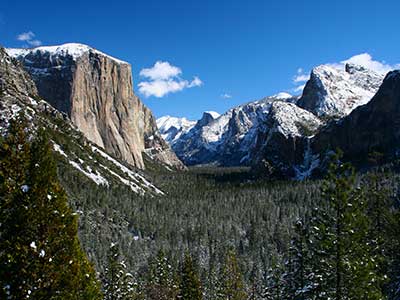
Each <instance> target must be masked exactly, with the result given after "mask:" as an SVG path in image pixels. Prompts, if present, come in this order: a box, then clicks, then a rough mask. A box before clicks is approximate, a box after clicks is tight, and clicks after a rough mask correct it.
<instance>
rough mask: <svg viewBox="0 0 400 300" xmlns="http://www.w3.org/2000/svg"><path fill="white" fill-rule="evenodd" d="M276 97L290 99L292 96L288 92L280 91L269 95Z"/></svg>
mask: <svg viewBox="0 0 400 300" xmlns="http://www.w3.org/2000/svg"><path fill="white" fill-rule="evenodd" d="M272 97H273V98H276V99H282V100H283V99H290V98H293V96H292V95H290V94H289V93H286V92H280V93H278V94H276V95H273V96H271V98H272Z"/></svg>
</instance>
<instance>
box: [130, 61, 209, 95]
mask: <svg viewBox="0 0 400 300" xmlns="http://www.w3.org/2000/svg"><path fill="white" fill-rule="evenodd" d="M139 74H140V76H142V77H145V78H146V80H144V81H142V82H139V84H138V86H139V92H140V93H142V94H143V95H144V96H145V97H150V96H154V97H157V98H162V97H164V96H166V95H168V94H170V93H176V92H179V91H182V90H184V89H186V88H193V87H198V86H201V85H203V82H202V81H201V79H200V78H199V77H197V76H194V77H193V79H192V80H191V81H189V80H185V79H182V78H181V77H180V75H181V74H182V70H181V69H180V68H179V67H176V66H173V65H171V64H170V63H169V62H167V61H165V62H163V61H157V62H156V63H155V64H154V66H153V67H151V68H145V69H142V70H141V71H140V73H139Z"/></svg>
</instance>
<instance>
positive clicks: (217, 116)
mask: <svg viewBox="0 0 400 300" xmlns="http://www.w3.org/2000/svg"><path fill="white" fill-rule="evenodd" d="M204 113H205V114H209V115H210V116H211V117H212V118H213V119H214V120H215V119H218V118H219V116H220V114H219V113H217V112H216V111H211V110H210V111H205V112H204Z"/></svg>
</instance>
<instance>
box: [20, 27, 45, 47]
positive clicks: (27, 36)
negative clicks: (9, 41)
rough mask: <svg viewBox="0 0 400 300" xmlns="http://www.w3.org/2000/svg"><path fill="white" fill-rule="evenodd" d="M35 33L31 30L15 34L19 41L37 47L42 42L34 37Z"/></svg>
mask: <svg viewBox="0 0 400 300" xmlns="http://www.w3.org/2000/svg"><path fill="white" fill-rule="evenodd" d="M34 38H35V34H34V33H33V32H32V31H28V32H23V33H21V34H19V35H17V40H18V41H21V42H26V43H27V44H28V45H29V46H33V47H38V46H40V45H41V44H42V42H41V41H39V40H37V39H34Z"/></svg>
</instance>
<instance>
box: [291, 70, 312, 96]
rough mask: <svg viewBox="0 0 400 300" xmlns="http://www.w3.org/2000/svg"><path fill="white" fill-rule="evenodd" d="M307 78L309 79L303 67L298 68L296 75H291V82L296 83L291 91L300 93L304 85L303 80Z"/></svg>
mask: <svg viewBox="0 0 400 300" xmlns="http://www.w3.org/2000/svg"><path fill="white" fill-rule="evenodd" d="M308 79H310V75H309V74H306V73H304V70H303V68H298V69H297V73H296V75H295V76H293V83H294V84H295V85H296V87H295V88H294V89H293V92H296V93H301V92H302V91H303V89H304V87H305V86H306V84H305V82H306V81H308Z"/></svg>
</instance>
